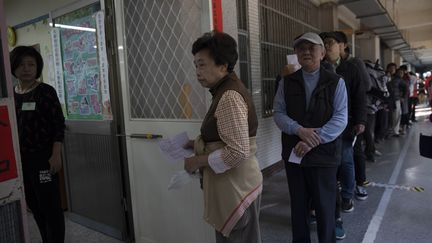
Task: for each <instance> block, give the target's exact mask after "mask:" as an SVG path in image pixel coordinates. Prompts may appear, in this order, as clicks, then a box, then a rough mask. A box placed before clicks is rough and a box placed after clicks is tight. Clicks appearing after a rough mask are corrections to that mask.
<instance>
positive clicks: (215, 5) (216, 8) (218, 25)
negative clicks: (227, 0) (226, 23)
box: [212, 0, 223, 32]
mask: <svg viewBox="0 0 432 243" xmlns="http://www.w3.org/2000/svg"><path fill="white" fill-rule="evenodd" d="M212 10H213V29H214V30H216V31H220V32H222V31H223V17H222V0H212Z"/></svg>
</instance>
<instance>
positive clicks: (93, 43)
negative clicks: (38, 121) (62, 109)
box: [55, 4, 112, 120]
mask: <svg viewBox="0 0 432 243" xmlns="http://www.w3.org/2000/svg"><path fill="white" fill-rule="evenodd" d="M99 9H100V6H99V4H94V5H89V6H87V7H84V8H82V9H79V10H76V11H74V12H71V13H68V14H65V15H63V16H61V17H58V18H56V19H55V27H57V28H59V30H60V31H59V32H60V49H61V59H62V69H63V79H64V91H65V94H66V96H65V103H66V104H65V105H66V111H67V118H68V119H74V120H103V119H104V118H105V119H112V115H111V114H110V113H111V109H104V106H103V104H104V103H105V104H107V103H108V104H109V97H108V98H106V94H103V93H102V92H103V90H102V88H104V89H106V86H107V85H106V83H107V77H105V76H104V79H103V80H102V77H101V76H102V74H103V73H102V71H103V70H101V61H103V60H105V59H106V58H105V59H102V60H101V58H100V57H101V56H102V57H106V54H105V48H103V49H102V50H103V53H101V50H100V48H99V44H100V43H101V42H100V41H98V38H97V37H98V36H97V33H96V29H97V22H96V13H97V12H98V11H99ZM103 43H104V42H103ZM105 66H106V65H105ZM102 81H103V82H104V83H103V84H102ZM103 102H104V103H103Z"/></svg>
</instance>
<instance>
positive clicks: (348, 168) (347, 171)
mask: <svg viewBox="0 0 432 243" xmlns="http://www.w3.org/2000/svg"><path fill="white" fill-rule="evenodd" d="M353 151H354V150H353V147H352V141H350V140H346V139H343V142H342V162H341V165H340V166H339V180H340V182H341V186H342V190H341V196H342V198H344V199H352V198H353V197H354V186H355V180H354V179H355V174H354V173H355V172H354V157H353Z"/></svg>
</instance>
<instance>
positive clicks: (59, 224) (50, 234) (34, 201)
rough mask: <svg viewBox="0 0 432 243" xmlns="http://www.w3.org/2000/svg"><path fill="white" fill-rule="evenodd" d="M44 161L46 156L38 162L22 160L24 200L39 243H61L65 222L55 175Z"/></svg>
mask: <svg viewBox="0 0 432 243" xmlns="http://www.w3.org/2000/svg"><path fill="white" fill-rule="evenodd" d="M48 159H49V155H48V154H46V156H40V157H38V158H35V157H33V158H31V156H25V155H23V156H22V162H23V163H22V164H23V177H24V190H25V197H26V202H27V206H28V207H29V208H30V210H31V211H32V213H33V217H34V219H35V221H36V224H37V226H38V228H39V231H40V234H41V236H42V241H43V243H62V242H64V236H65V222H64V216H63V209H62V207H61V201H60V189H59V182H58V175H57V174H55V175H51V174H50V173H49V168H50V165H49V162H48Z"/></svg>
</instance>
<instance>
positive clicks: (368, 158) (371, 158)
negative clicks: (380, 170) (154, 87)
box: [366, 156, 376, 163]
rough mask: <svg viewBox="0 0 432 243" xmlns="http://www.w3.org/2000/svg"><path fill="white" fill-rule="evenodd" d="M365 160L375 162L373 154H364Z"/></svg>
mask: <svg viewBox="0 0 432 243" xmlns="http://www.w3.org/2000/svg"><path fill="white" fill-rule="evenodd" d="M366 161H368V162H372V163H375V162H376V160H375V157H374V156H366Z"/></svg>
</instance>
